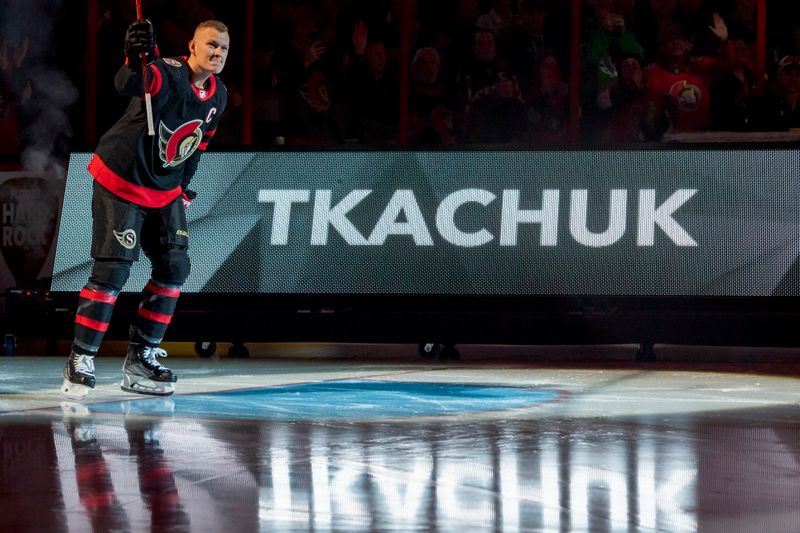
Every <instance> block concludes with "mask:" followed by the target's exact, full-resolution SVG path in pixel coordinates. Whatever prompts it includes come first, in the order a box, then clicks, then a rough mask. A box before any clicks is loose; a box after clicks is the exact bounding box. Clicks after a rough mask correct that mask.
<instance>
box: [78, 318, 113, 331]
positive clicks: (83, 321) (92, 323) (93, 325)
mask: <svg viewBox="0 0 800 533" xmlns="http://www.w3.org/2000/svg"><path fill="white" fill-rule="evenodd" d="M75 323H76V324H80V325H81V326H86V327H87V328H90V329H93V330H96V331H108V322H98V321H97V320H92V319H91V318H86V317H85V316H83V315H75Z"/></svg>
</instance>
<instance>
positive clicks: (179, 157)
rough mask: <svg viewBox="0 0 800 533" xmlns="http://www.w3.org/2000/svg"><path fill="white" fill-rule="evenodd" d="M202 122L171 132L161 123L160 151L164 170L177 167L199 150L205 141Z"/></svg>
mask: <svg viewBox="0 0 800 533" xmlns="http://www.w3.org/2000/svg"><path fill="white" fill-rule="evenodd" d="M202 124H203V121H202V120H192V121H189V122H187V123H186V124H183V125H181V126H178V128H176V129H175V131H172V130H170V129H169V128H168V127H166V126H165V125H164V123H163V122H161V123H160V124H159V125H158V137H159V140H158V149H159V156H160V157H161V161H163V162H164V168H167V167H177V166H178V165H180V164H181V163H183V162H184V161H186V160H187V159H189V157H191V155H192V154H193V153H194V151H195V150H197V147H198V146H199V145H200V141H201V140H202V139H203V130H201V129H200V126H201V125H202Z"/></svg>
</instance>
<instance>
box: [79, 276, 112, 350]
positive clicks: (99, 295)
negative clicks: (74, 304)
mask: <svg viewBox="0 0 800 533" xmlns="http://www.w3.org/2000/svg"><path fill="white" fill-rule="evenodd" d="M118 294H119V293H118V292H117V291H111V290H108V289H104V288H102V287H100V286H99V285H95V284H94V283H88V284H87V285H86V286H85V287H84V288H83V290H81V293H80V298H79V299H78V310H77V312H76V314H75V338H74V339H73V341H72V349H73V350H74V351H75V352H76V353H82V354H87V355H94V354H96V353H97V350H98V349H99V348H100V343H101V342H102V340H103V335H105V333H106V331H107V330H108V324H109V322H110V321H111V312H112V311H113V310H114V302H116V301H117V296H118Z"/></svg>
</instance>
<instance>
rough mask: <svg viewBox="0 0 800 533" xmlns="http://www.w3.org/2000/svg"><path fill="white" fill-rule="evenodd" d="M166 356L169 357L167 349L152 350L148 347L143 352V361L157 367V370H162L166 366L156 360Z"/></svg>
mask: <svg viewBox="0 0 800 533" xmlns="http://www.w3.org/2000/svg"><path fill="white" fill-rule="evenodd" d="M166 356H167V351H166V350H165V349H163V348H150V347H147V348H145V349H144V350H143V351H142V359H144V360H145V362H146V363H147V364H148V365H150V366H153V367H156V368H162V367H163V366H164V365H162V364H161V363H159V362H158V361H157V360H156V358H157V357H166Z"/></svg>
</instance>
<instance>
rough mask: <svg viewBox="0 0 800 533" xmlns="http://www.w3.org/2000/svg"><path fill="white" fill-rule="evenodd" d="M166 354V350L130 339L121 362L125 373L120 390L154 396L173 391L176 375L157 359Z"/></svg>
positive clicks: (167, 394)
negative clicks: (123, 359) (126, 353)
mask: <svg viewBox="0 0 800 533" xmlns="http://www.w3.org/2000/svg"><path fill="white" fill-rule="evenodd" d="M166 356H167V352H166V350H163V349H161V348H155V347H151V346H145V345H143V344H140V343H138V342H133V341H131V343H130V344H129V345H128V355H126V356H125V362H124V363H123V364H122V371H123V372H124V373H125V375H124V377H123V378H122V383H120V387H122V390H124V391H127V392H135V393H137V394H151V395H154V396H169V395H170V394H172V393H173V392H175V382H176V381H178V377H177V376H176V375H175V374H173V373H172V370H170V369H169V368H167V367H165V366H164V365H162V364H161V363H159V362H158V359H157V358H158V357H166Z"/></svg>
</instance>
